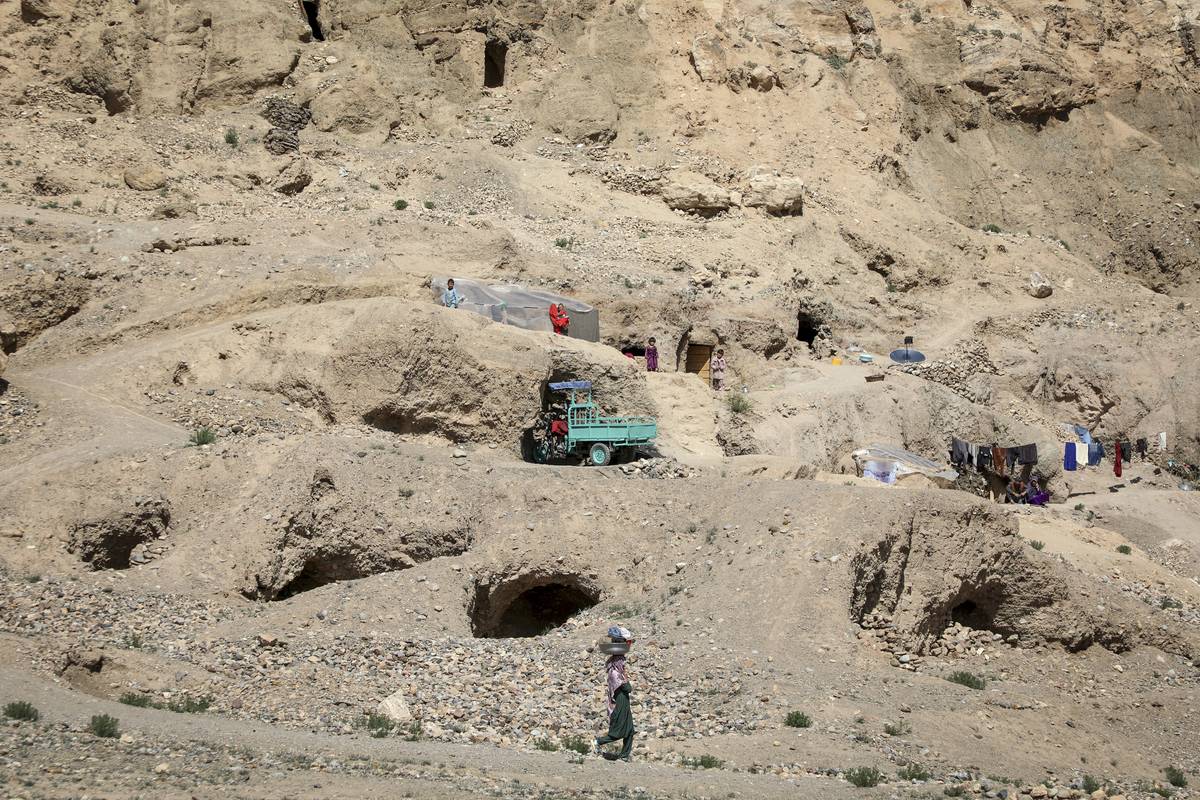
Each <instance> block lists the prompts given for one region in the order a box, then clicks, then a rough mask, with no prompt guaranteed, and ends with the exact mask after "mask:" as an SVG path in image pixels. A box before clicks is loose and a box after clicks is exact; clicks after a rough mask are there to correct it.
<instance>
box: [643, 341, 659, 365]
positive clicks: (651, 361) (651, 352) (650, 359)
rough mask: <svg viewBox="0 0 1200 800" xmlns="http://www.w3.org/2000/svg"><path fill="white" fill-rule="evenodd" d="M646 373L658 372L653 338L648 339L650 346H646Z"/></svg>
mask: <svg viewBox="0 0 1200 800" xmlns="http://www.w3.org/2000/svg"><path fill="white" fill-rule="evenodd" d="M646 372H658V345H656V344H655V343H654V337H653V336H651V337H650V344H648V345H646Z"/></svg>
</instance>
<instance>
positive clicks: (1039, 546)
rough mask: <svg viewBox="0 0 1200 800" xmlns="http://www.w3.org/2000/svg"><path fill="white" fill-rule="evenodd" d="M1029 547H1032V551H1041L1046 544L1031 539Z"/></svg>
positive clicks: (1039, 540)
mask: <svg viewBox="0 0 1200 800" xmlns="http://www.w3.org/2000/svg"><path fill="white" fill-rule="evenodd" d="M1029 546H1030V547H1032V548H1033V549H1034V550H1043V549H1045V547H1046V543H1045V542H1043V541H1042V540H1041V539H1032V540H1030V542H1029Z"/></svg>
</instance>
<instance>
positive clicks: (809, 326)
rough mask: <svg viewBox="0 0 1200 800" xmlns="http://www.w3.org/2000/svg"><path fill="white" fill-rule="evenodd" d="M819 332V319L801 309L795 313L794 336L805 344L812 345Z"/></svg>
mask: <svg viewBox="0 0 1200 800" xmlns="http://www.w3.org/2000/svg"><path fill="white" fill-rule="evenodd" d="M820 334H821V320H819V319H817V318H816V317H814V316H813V315H812V314H809V313H808V312H807V311H801V312H800V313H798V314H797V315H796V338H797V339H799V340H800V341H802V342H804V343H805V344H807V345H810V346H811V345H812V343H813V342H815V341H816V340H817V337H818V336H819V335H820Z"/></svg>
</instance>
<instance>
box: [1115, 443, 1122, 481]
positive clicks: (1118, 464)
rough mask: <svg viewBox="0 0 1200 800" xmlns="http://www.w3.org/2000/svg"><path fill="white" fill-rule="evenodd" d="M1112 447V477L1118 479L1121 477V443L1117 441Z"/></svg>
mask: <svg viewBox="0 0 1200 800" xmlns="http://www.w3.org/2000/svg"><path fill="white" fill-rule="evenodd" d="M1113 447H1114V448H1115V450H1114V452H1113V475H1116V476H1117V477H1118V478H1119V477H1121V443H1120V442H1119V441H1118V442H1117V443H1116V444H1115V445H1113Z"/></svg>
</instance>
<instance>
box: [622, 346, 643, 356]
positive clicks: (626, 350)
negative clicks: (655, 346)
mask: <svg viewBox="0 0 1200 800" xmlns="http://www.w3.org/2000/svg"><path fill="white" fill-rule="evenodd" d="M621 355H624V356H626V357H628V356H632V357H634V358H645V357H646V348H644V347H642V346H641V345H636V344H627V345H623V346H622V347H621Z"/></svg>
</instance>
